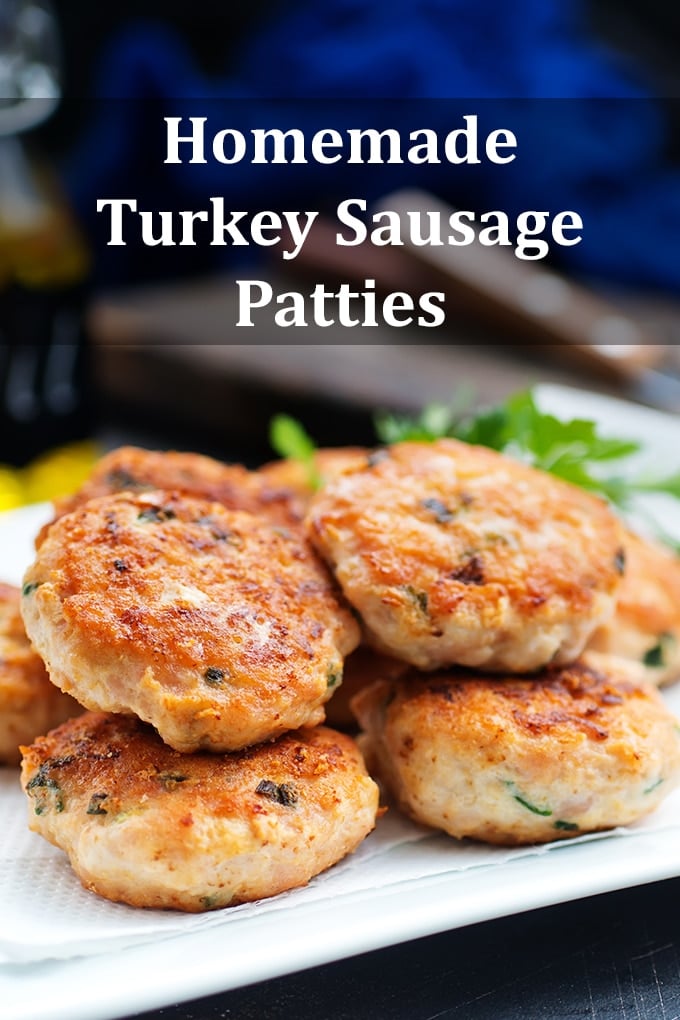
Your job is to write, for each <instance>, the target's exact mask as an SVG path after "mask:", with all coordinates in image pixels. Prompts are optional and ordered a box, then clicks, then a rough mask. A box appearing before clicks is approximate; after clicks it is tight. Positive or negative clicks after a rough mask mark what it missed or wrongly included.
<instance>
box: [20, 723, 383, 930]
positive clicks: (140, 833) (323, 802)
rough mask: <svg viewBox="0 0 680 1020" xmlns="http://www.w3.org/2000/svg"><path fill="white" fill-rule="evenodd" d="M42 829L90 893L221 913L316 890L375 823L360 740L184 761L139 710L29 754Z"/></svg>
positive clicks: (288, 742)
mask: <svg viewBox="0 0 680 1020" xmlns="http://www.w3.org/2000/svg"><path fill="white" fill-rule="evenodd" d="M23 751H24V762H23V768H22V783H23V786H24V788H25V790H26V793H27V796H28V798H29V802H30V815H29V820H30V821H29V824H30V827H31V828H32V829H33V830H34V831H36V832H39V833H40V834H41V835H42V836H44V837H45V838H46V839H48V840H49V841H50V842H51V843H54V844H55V846H58V847H60V848H61V849H63V850H65V851H66V853H67V854H68V856H69V858H70V860H71V864H72V866H73V868H74V870H75V872H76V874H77V875H78V877H79V878H80V880H81V882H82V883H83V885H84V886H85V887H86V888H87V889H90V890H92V891H94V892H96V893H98V894H99V895H101V896H105V897H106V898H108V899H111V900H116V901H121V902H124V903H129V904H131V905H132V906H137V907H156V908H174V909H178V910H186V911H194V912H195V911H201V910H210V909H215V908H217V907H224V906H228V905H234V904H237V903H244V902H247V901H250V900H256V899H260V898H262V897H266V896H274V895H276V894H277V893H281V892H284V891H285V890H287V889H292V888H294V887H296V886H300V885H304V884H305V883H306V882H308V881H309V880H310V879H311V878H312V877H313V876H314V875H316V874H318V873H319V872H321V871H323V870H325V869H326V868H328V867H330V866H331V865H332V864H335V863H336V862H337V861H339V860H340V859H341V858H342V857H344V856H345V855H346V854H348V853H351V852H352V851H353V850H354V849H355V848H356V846H357V845H358V844H359V843H360V842H361V840H362V839H363V838H364V837H365V836H366V835H368V833H369V832H370V831H371V829H372V828H373V826H374V824H375V817H376V811H377V802H378V794H377V787H376V785H375V783H374V782H373V781H372V780H371V779H370V778H369V777H368V775H367V773H366V771H365V768H364V765H363V761H362V759H361V755H360V754H359V751H358V749H357V748H356V745H355V744H354V743H353V741H351V740H350V739H349V738H348V737H346V736H344V735H343V734H340V733H335V732H333V731H332V730H329V729H326V728H325V727H317V728H316V729H308V730H302V731H300V732H294V733H289V734H286V735H285V736H282V737H280V738H279V739H278V740H277V741H275V742H274V743H270V744H265V745H262V746H260V747H255V748H251V749H249V750H247V751H241V752H236V753H233V754H228V755H209V754H194V755H182V754H179V753H178V752H176V751H173V750H171V749H170V748H169V747H167V746H166V745H164V744H163V743H162V742H161V740H160V739H159V738H158V736H157V735H156V734H155V733H154V732H153V730H152V729H151V728H150V727H148V726H145V725H144V724H143V723H140V722H139V721H138V720H137V719H134V718H132V717H129V716H115V715H108V714H103V713H86V714H85V715H83V716H81V717H80V718H79V719H76V720H73V721H71V722H70V723H66V724H65V725H63V726H61V727H59V728H58V729H56V730H54V731H53V732H52V733H50V734H49V735H48V736H46V737H40V738H39V739H38V740H36V742H35V743H34V744H33V746H32V747H25V748H23Z"/></svg>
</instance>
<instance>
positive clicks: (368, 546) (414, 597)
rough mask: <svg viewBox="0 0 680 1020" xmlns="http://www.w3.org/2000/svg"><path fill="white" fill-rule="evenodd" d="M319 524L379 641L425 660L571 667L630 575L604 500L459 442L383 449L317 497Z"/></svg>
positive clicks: (315, 536)
mask: <svg viewBox="0 0 680 1020" xmlns="http://www.w3.org/2000/svg"><path fill="white" fill-rule="evenodd" d="M308 524H309V529H310V536H311V538H312V541H313V542H314V544H315V545H316V547H317V548H318V549H319V551H320V552H321V554H322V555H323V556H324V557H325V559H326V560H327V561H328V563H329V564H330V565H331V568H332V569H333V571H334V573H335V576H336V577H337V579H338V581H339V582H340V585H341V587H342V589H343V591H344V593H345V595H346V596H347V599H348V600H349V602H350V603H351V604H352V605H353V606H354V608H355V609H357V610H358V611H359V613H360V614H361V617H362V619H363V621H364V624H365V625H366V629H367V638H368V640H369V642H370V643H371V644H372V645H373V646H374V647H376V648H377V649H378V650H379V651H384V652H386V653H388V654H390V655H394V656H396V657H398V658H402V659H404V660H405V661H407V662H410V663H411V664H412V665H414V666H417V667H418V668H420V669H428V670H429V669H435V668H439V667H442V666H445V665H450V664H452V663H458V664H462V665H466V666H474V667H483V668H485V669H489V670H510V671H511V672H523V671H530V670H534V669H538V668H540V667H542V666H544V665H545V664H546V663H548V662H550V661H554V662H558V663H562V662H568V661H570V660H572V659H573V658H574V657H576V656H577V655H578V654H579V653H580V652H581V650H582V648H583V646H584V645H585V643H586V641H587V639H588V638H589V636H590V634H591V633H592V631H593V630H594V629H595V627H596V626H597V625H598V624H599V623H600V622H602V621H603V620H604V619H606V618H607V617H608V615H609V614H610V613H611V612H612V611H613V608H614V599H615V596H616V592H617V589H618V587H619V584H620V580H621V577H620V575H621V571H622V566H623V564H622V557H621V545H622V529H621V526H620V524H619V522H618V520H617V519H616V517H615V516H614V515H613V514H612V513H611V511H610V510H609V509H608V507H607V506H605V504H604V503H603V502H602V501H600V500H599V499H596V498H594V497H593V496H591V495H589V494H588V493H586V492H583V491H582V490H580V489H577V488H576V487H574V486H572V485H569V484H567V483H565V482H561V481H560V480H558V479H556V478H553V477H552V476H550V475H547V474H545V473H543V472H541V471H536V470H534V469H532V468H529V467H526V466H525V465H523V464H519V463H517V462H515V461H513V460H511V459H510V458H508V457H504V456H502V455H501V454H498V453H496V452H495V451H493V450H488V449H485V448H482V447H476V446H469V445H467V444H466V443H460V442H457V441H456V440H439V441H438V442H435V443H430V444H424V443H400V444H397V445H395V446H392V447H390V448H389V449H386V450H383V451H378V452H377V453H375V454H373V455H371V456H370V457H369V458H368V459H367V461H366V462H365V464H364V466H363V467H362V468H358V469H355V470H348V471H346V472H345V473H344V474H342V475H341V476H340V477H338V478H336V479H334V480H331V481H330V482H329V483H328V484H327V485H326V486H325V487H324V489H322V490H321V491H320V492H319V493H317V494H316V496H315V497H314V500H313V502H312V505H311V508H310V512H309V518H308Z"/></svg>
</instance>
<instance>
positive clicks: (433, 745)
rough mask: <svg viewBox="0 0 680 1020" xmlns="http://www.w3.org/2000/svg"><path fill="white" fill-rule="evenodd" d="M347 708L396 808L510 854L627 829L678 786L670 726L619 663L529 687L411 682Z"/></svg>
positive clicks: (560, 672)
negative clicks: (509, 848)
mask: <svg viewBox="0 0 680 1020" xmlns="http://www.w3.org/2000/svg"><path fill="white" fill-rule="evenodd" d="M597 663H598V667H602V666H603V665H604V664H605V663H606V659H605V658H604V657H602V656H600V657H598V659H597ZM352 705H353V708H354V710H355V712H356V714H357V716H358V718H359V721H360V723H361V726H362V727H363V729H364V731H365V733H364V735H363V736H362V738H361V741H360V743H361V746H362V748H363V750H364V752H365V754H366V755H367V761H368V762H369V767H371V768H372V769H375V771H376V772H377V774H378V775H379V776H380V777H381V779H382V780H383V781H384V782H385V784H386V786H387V787H388V788H389V789H390V790H391V791H392V793H393V795H394V796H395V797H396V799H397V801H398V803H399V804H400V806H401V807H402V809H403V810H404V811H405V812H406V813H407V814H408V815H410V816H411V817H412V818H414V819H415V820H416V821H418V822H422V823H424V824H426V825H431V826H433V827H435V828H439V829H443V830H444V831H445V832H447V833H449V834H450V835H452V836H456V837H458V838H462V837H465V836H469V837H472V838H474V839H479V840H484V841H486V842H490V843H500V844H508V845H512V844H523V843H533V842H548V841H551V840H554V839H564V838H566V837H570V836H578V835H579V834H581V833H584V832H593V831H597V830H600V829H609V828H613V827H615V826H617V825H627V824H629V823H630V822H633V821H635V820H636V819H637V818H640V817H641V816H643V815H645V814H647V813H649V812H650V811H653V810H654V809H655V808H656V807H657V806H658V804H659V803H660V801H661V800H662V799H663V798H664V797H665V796H666V795H667V794H668V793H670V792H671V790H672V789H673V788H674V787H675V786H677V784H678V782H679V781H680V737H679V735H678V724H677V720H676V719H675V717H674V716H673V715H672V713H671V712H670V711H669V710H668V708H667V707H666V706H665V704H664V702H663V700H662V698H661V696H660V694H659V692H658V691H657V690H656V688H654V687H652V686H651V685H648V684H635V683H631V682H630V680H629V679H628V678H627V677H624V678H623V679H622V678H620V677H619V676H618V675H617V672H616V662H615V660H611V662H610V663H609V664H608V671H607V673H604V672H601V671H600V669H594V668H592V667H591V666H590V665H588V664H587V662H586V661H579V662H576V663H574V664H572V665H570V666H564V667H562V668H557V667H554V668H552V669H549V670H546V671H544V672H543V673H540V674H538V675H536V676H534V677H531V678H527V677H516V676H514V677H513V676H502V677H490V676H486V677H481V676H475V675H473V674H470V673H466V672H463V671H461V672H460V673H453V672H452V673H437V674H430V675H428V676H423V675H418V674H414V673H412V674H410V675H409V677H407V678H402V679H400V680H392V681H387V680H382V681H378V683H376V684H374V685H373V686H371V687H369V688H366V689H365V690H364V691H362V692H361V693H360V694H358V695H357V696H356V698H355V699H354V701H353V703H352Z"/></svg>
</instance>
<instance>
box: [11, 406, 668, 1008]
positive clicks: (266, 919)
mask: <svg viewBox="0 0 680 1020" xmlns="http://www.w3.org/2000/svg"><path fill="white" fill-rule="evenodd" d="M539 396H540V402H541V404H542V406H544V407H545V408H550V409H551V410H554V412H555V413H556V414H557V415H559V416H561V417H588V418H596V419H598V420H599V421H601V423H602V425H603V427H604V429H605V431H607V432H608V433H609V434H611V435H619V436H622V437H630V438H635V439H639V440H641V441H642V442H643V443H644V444H645V446H646V454H645V455H644V456H642V457H640V459H639V465H638V466H641V467H644V466H645V464H647V465H651V466H653V468H654V469H655V470H656V471H666V472H670V471H673V470H676V469H677V468H678V466H679V465H680V422H678V421H676V420H675V419H673V418H670V417H669V416H666V415H663V414H660V413H657V412H653V411H648V410H646V409H643V408H639V407H636V406H634V405H630V404H624V403H622V402H619V401H612V400H609V399H606V398H600V397H596V396H594V395H592V394H588V393H585V392H582V391H577V390H566V389H563V388H558V387H542V388H541V389H540V391H539ZM653 503H654V511H655V513H656V514H657V516H659V517H660V518H661V519H662V520H663V523H664V524H665V525H666V527H668V529H669V530H674V532H675V533H676V534H678V535H679V537H680V532H679V529H678V525H675V527H674V518H675V516H676V514H674V513H673V508H672V505H671V504H670V503H667V502H666V501H664V500H663V499H662V500H655V501H653ZM43 513H44V511H42V510H41V509H40V508H28V509H27V510H25V511H18V512H14V513H12V514H8V515H6V516H4V518H3V517H0V550H1V551H2V559H1V560H0V563H2V568H1V569H0V574H1V575H2V576H3V577H4V578H6V579H7V580H11V581H17V580H19V576H20V574H21V571H22V569H23V566H24V565H25V563H26V562H27V559H28V558H30V555H31V552H30V549H31V538H32V535H33V534H34V532H35V530H36V528H37V526H38V524H39V522H40V521H41V520H42V516H43ZM668 699H669V702H670V703H671V704H672V705H673V707H674V708H676V710H677V709H680V692H678V691H676V690H672V691H671V692H670V694H669V695H668ZM673 703H675V704H673ZM669 807H670V815H669V810H668V808H669ZM676 809H677V810H678V823H677V825H676V824H675V814H674V812H675V811H676ZM19 810H20V811H22V812H23V810H24V805H23V804H21V808H18V807H17V800H16V798H13V797H10V796H8V795H7V794H6V793H5V794H4V795H3V793H2V789H0V820H2V823H3V824H2V832H3V833H4V832H7V831H9V829H10V828H11V824H14V825H16V823H17V811H19ZM10 815H11V816H12V817H10ZM22 817H23V815H22ZM10 823H11V824H10ZM3 838H4V836H3ZM369 838H370V837H369ZM426 848H428V850H427V852H428V853H429V859H431V860H434V859H435V858H436V861H437V863H436V866H433V867H432V868H431V872H432V873H430V874H425V875H420V876H418V877H414V875H417V873H418V868H417V858H418V855H419V854H422V855H424V854H425V852H426ZM402 850H403V855H404V856H403V861H404V864H403V865H402V864H401V863H400V861H401V860H402V858H401V857H399V856H397V857H396V858H391V862H392V868H391V870H390V871H389V878H388V881H387V884H385V883H384V882H383V883H382V884H378V883H376V884H375V885H374V886H371V885H367V884H366V883H365V882H364V883H358V884H357V886H356V888H354V889H353V888H352V882H351V880H350V881H346V882H345V883H344V885H341V886H337V885H334V883H333V881H331V882H330V883H329V887H328V892H325V893H324V889H323V885H320V886H319V891H320V894H317V895H316V897H315V898H311V899H310V898H309V897H308V896H307V897H306V896H305V892H308V891H303V893H302V894H296V893H292V894H290V895H289V896H288V897H286V898H285V900H280V901H279V902H278V903H277V904H274V903H273V902H272V904H271V909H265V910H263V911H261V912H257V911H252V912H248V910H247V909H246V910H242V909H241V908H237V909H236V910H235V911H229V910H226V911H224V912H221V913H220V914H219V916H218V915H211V917H210V919H208V918H206V926H205V927H203V928H200V927H199V928H193V929H192V928H189V927H187V929H186V930H184V931H182V932H181V933H179V934H171V933H168V932H167V930H166V931H165V932H164V933H163V937H162V938H160V939H159V940H155V941H151V942H149V941H147V942H144V943H141V944H137V945H132V946H129V947H128V948H114V947H113V943H112V945H111V946H110V947H104V948H100V950H99V951H98V953H97V955H80V956H70V957H68V953H65V954H64V955H66V956H67V958H65V959H34V960H33V961H32V962H25V963H4V964H0V1002H1V1003H2V1009H1V1012H2V1015H3V1016H7V1017H8V1018H12V1020H107V1018H113V1017H118V1016H121V1015H125V1014H128V1013H132V1012H141V1011H143V1010H147V1009H152V1008H155V1007H160V1006H163V1005H167V1004H169V1003H172V1002H177V1001H181V1000H186V999H190V998H198V997H200V996H205V995H209V994H211V993H215V992H218V991H223V990H227V989H230V988H236V987H238V986H240V985H245V984H248V983H252V982H255V981H260V980H264V979H267V978H271V977H275V976H278V975H281V974H285V973H291V972H293V971H295V970H301V969H303V968H306V967H311V966H314V965H317V964H321V963H325V962H329V961H331V960H338V959H341V958H343V957H347V956H351V955H354V954H357V953H361V952H365V951H367V950H371V949H376V948H379V947H383V946H388V945H392V944H395V943H397V942H401V941H405V940H408V939H414V938H418V937H420V936H423V935H428V934H434V933H436V932H440V931H446V930H448V929H451V928H455V927H459V926H462V925H466V924H471V923H474V922H478V921H485V920H490V919H492V918H497V917H502V916H504V915H507V914H511V913H515V912H519V911H524V910H529V909H532V908H535V907H541V906H547V905H550V904H555V903H558V902H563V901H566V900H571V899H577V898H579V897H584V896H589V895H591V894H594V893H600V892H607V891H611V890H614V889H621V888H625V887H628V886H633V885H638V884H643V883H646V882H653V881H656V880H659V879H664V878H670V877H673V876H676V875H679V874H680V864H679V863H678V862H679V861H680V795H678V794H676V795H675V796H674V797H672V798H670V799H669V801H668V802H667V808H666V812H665V823H664V825H663V826H662V827H656V828H655V827H654V826H653V825H652V826H651V827H650V828H645V827H644V826H642V827H640V828H637V827H634V828H633V830H631V831H630V832H629V833H627V834H625V835H619V836H612V837H605V838H600V839H596V840H593V841H591V842H587V841H586V842H580V843H563V844H560V845H559V847H557V848H555V849H552V850H549V851H547V852H543V853H536V854H533V855H528V856H527V855H525V856H512V855H510V856H508V855H507V854H505V853H503V852H502V851H501V852H499V854H498V855H497V856H496V857H494V858H493V859H492V860H491V861H489V860H488V859H487V858H484V857H483V856H480V859H479V861H480V862H479V863H474V865H473V866H472V867H468V868H467V869H466V870H460V865H455V861H456V860H457V859H458V856H459V855H460V853H462V852H463V851H462V849H461V850H459V847H458V844H456V843H455V841H453V840H450V841H448V840H445V837H439V842H438V843H436V846H435V845H434V844H433V843H432V840H428V841H427V842H424V843H423V844H422V847H421V844H419V843H417V842H415V843H412V844H410V845H409V846H408V847H406V848H405V849H404V848H403V847H402ZM400 852H401V851H400ZM449 853H450V855H451V862H452V867H451V868H448V865H447V863H446V861H447V859H448V857H447V855H448V854H449ZM442 860H444V864H443V865H442ZM409 862H410V863H409ZM407 863H408V866H407ZM414 865H415V867H414ZM350 876H351V870H350ZM4 895H5V897H6V898H5V902H6V903H7V902H9V898H8V890H7V889H5V891H4ZM82 895H84V896H86V894H82ZM2 902H3V890H2V883H1V881H0V904H2ZM88 904H89V901H87V903H86V906H85V910H86V911H87V910H88V909H90V908H89V907H88ZM92 904H93V905H92V907H91V909H92V910H94V909H95V907H94V898H93V901H92ZM122 909H125V908H122ZM8 916H9V915H8V913H7V911H6V909H4V908H2V907H0V918H2V925H1V926H0V927H2V928H4V926H5V924H6V923H7V918H8ZM0 934H1V935H2V937H3V938H4V939H5V940H6V941H10V940H11V932H8V931H6V930H5V931H2V932H0ZM42 939H44V931H42V930H40V926H38V927H37V928H36V931H35V945H36V946H38V945H40V944H41V940H42ZM29 950H30V947H29ZM27 955H28V956H29V957H30V955H31V954H30V951H29V952H28V954H27ZM34 955H35V956H37V955H39V954H38V953H35V954H34ZM46 955H48V954H46Z"/></svg>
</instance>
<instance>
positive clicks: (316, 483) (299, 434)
mask: <svg viewBox="0 0 680 1020" xmlns="http://www.w3.org/2000/svg"><path fill="white" fill-rule="evenodd" d="M269 442H270V444H271V447H272V449H273V450H275V451H276V453H278V455H279V457H287V458H289V459H290V460H296V461H298V463H299V464H301V465H302V466H303V468H304V470H305V473H306V475H307V481H308V483H309V485H310V486H311V488H312V489H314V490H315V491H316V489H319V488H321V484H322V482H321V475H320V474H319V471H318V469H317V466H316V449H317V447H316V443H315V442H314V440H313V439H312V438H311V436H310V435H309V434H308V433H307V432H306V431H305V429H304V427H303V426H302V425H301V424H300V422H299V421H297V420H296V419H295V418H291V417H290V415H288V414H277V415H275V416H274V417H273V418H272V420H271V422H270V424H269Z"/></svg>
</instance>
